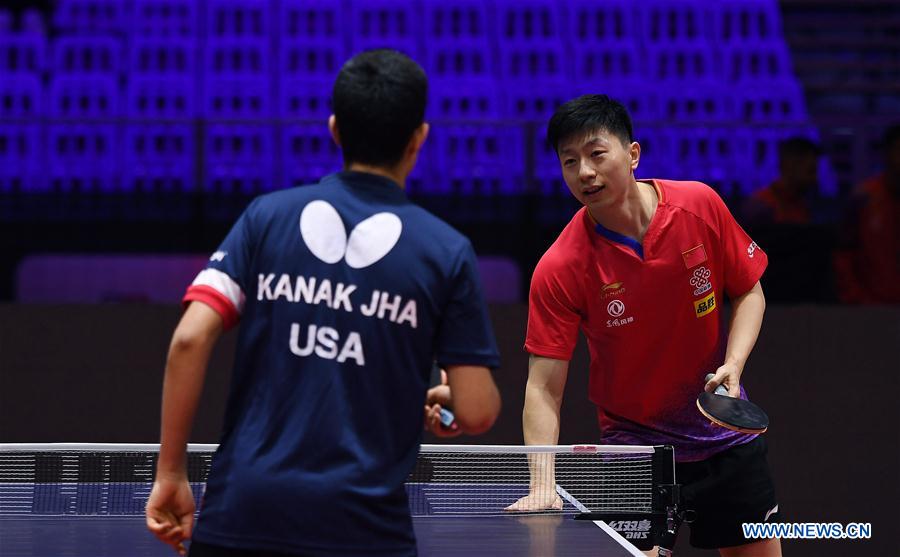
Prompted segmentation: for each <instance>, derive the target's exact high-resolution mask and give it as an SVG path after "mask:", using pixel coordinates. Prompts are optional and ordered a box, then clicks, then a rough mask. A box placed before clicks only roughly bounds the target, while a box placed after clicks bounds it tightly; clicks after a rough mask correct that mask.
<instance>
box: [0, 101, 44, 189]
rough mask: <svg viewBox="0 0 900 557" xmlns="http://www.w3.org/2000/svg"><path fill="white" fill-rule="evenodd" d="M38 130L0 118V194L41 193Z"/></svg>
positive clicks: (37, 126)
mask: <svg viewBox="0 0 900 557" xmlns="http://www.w3.org/2000/svg"><path fill="white" fill-rule="evenodd" d="M41 131H42V127H41V126H40V125H38V124H28V123H26V124H17V123H12V122H8V121H4V120H3V119H2V118H0V192H4V193H6V192H13V193H15V192H28V191H42V190H43V189H44V188H45V185H46V176H45V163H46V161H45V158H46V149H45V148H44V144H43V137H42V135H43V134H42V133H41Z"/></svg>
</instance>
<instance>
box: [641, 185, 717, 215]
mask: <svg viewBox="0 0 900 557" xmlns="http://www.w3.org/2000/svg"><path fill="white" fill-rule="evenodd" d="M657 183H658V184H659V186H660V188H661V189H662V190H663V193H664V195H665V202H666V204H667V205H669V206H670V207H673V208H675V209H680V210H682V211H685V212H687V213H690V214H692V215H694V216H696V217H697V218H700V219H702V220H706V221H708V220H711V219H712V220H717V218H718V214H719V213H720V212H721V210H722V209H723V208H724V207H725V202H724V201H723V200H722V198H721V197H720V196H719V194H718V193H716V191H715V190H714V189H712V188H711V187H709V186H708V185H706V184H704V183H703V182H695V181H688V180H685V181H679V180H657Z"/></svg>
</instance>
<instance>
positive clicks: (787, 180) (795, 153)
mask: <svg viewBox="0 0 900 557" xmlns="http://www.w3.org/2000/svg"><path fill="white" fill-rule="evenodd" d="M821 154H822V151H821V149H820V148H819V146H818V145H816V144H815V143H814V142H812V141H811V140H809V139H807V138H805V137H790V138H788V139H785V140H784V141H782V142H781V143H780V144H779V145H778V169H779V173H780V175H779V177H778V178H776V179H775V181H774V182H772V183H771V184H769V185H768V186H766V187H764V188H762V189H760V190H757V191H756V192H755V193H754V194H753V196H751V197H750V198H748V199H747V201H746V202H745V203H744V208H743V213H744V221H745V223H746V224H747V225H749V226H752V225H768V224H810V223H811V222H812V214H811V211H810V207H809V199H808V197H809V195H810V194H814V193H815V192H816V190H818V187H819V156H820V155H821Z"/></svg>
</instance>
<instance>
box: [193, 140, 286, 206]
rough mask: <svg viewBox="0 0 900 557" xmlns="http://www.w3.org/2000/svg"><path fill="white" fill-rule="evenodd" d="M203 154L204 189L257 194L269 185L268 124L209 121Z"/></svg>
mask: <svg viewBox="0 0 900 557" xmlns="http://www.w3.org/2000/svg"><path fill="white" fill-rule="evenodd" d="M206 153H207V157H206V183H205V184H203V189H204V190H205V191H207V192H215V193H225V194H227V193H240V194H257V193H261V192H263V191H266V190H268V189H271V188H272V187H273V185H272V180H273V179H272V175H273V167H274V158H275V157H274V155H275V153H274V131H273V130H272V128H271V126H267V125H256V126H253V125H237V124H212V125H210V126H209V129H208V130H207V136H206Z"/></svg>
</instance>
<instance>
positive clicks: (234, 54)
mask: <svg viewBox="0 0 900 557" xmlns="http://www.w3.org/2000/svg"><path fill="white" fill-rule="evenodd" d="M254 6H255V4H254V5H251V7H253V9H252V10H250V11H245V10H241V9H238V8H235V10H223V11H222V12H221V13H222V14H224V15H223V17H225V16H227V17H226V19H227V20H228V21H232V19H233V18H238V19H240V18H243V17H249V16H247V14H248V13H250V14H255V13H257V12H258V9H257V8H258V7H254ZM237 14H243V15H240V16H239V15H237ZM251 19H252V18H251ZM269 46H270V45H269V41H268V40H260V39H257V38H255V37H254V38H243V39H239V38H234V37H231V36H229V37H222V38H217V39H215V40H211V41H209V42H208V43H207V46H206V53H205V64H204V72H203V77H202V83H203V86H202V88H203V94H202V103H203V105H202V106H203V108H202V110H203V113H204V114H205V115H207V116H211V117H224V118H233V117H239V118H246V117H262V116H269V115H271V114H272V108H273V98H272V94H273V91H272V85H271V82H270V80H271V76H272V72H271V66H272V64H271V63H270V58H271V54H270V48H269Z"/></svg>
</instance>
